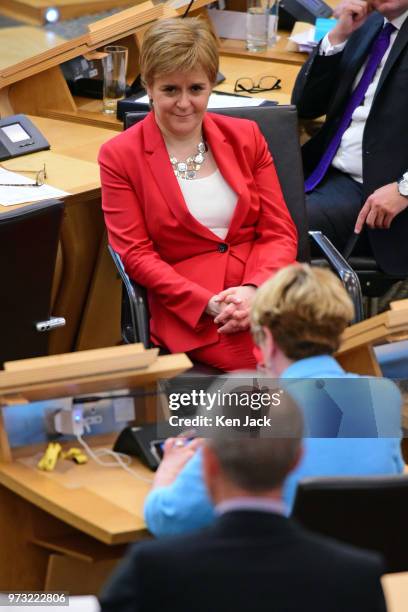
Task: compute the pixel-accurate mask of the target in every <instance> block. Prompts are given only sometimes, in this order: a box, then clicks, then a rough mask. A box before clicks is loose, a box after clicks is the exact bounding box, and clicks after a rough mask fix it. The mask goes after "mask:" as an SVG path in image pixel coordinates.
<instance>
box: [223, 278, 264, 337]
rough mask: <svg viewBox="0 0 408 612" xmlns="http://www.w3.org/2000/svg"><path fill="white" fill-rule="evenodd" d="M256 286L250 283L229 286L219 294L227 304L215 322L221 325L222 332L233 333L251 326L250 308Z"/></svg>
mask: <svg viewBox="0 0 408 612" xmlns="http://www.w3.org/2000/svg"><path fill="white" fill-rule="evenodd" d="M255 291H256V288H255V287H252V286H250V285H243V286H238V287H229V288H228V289H225V290H224V291H221V293H219V294H218V296H217V297H218V299H219V300H220V302H222V303H223V304H224V305H225V306H224V307H223V308H222V311H221V313H220V314H219V315H218V316H217V317H215V319H214V323H215V324H216V325H221V327H219V328H218V332H219V333H220V334H233V333H236V332H239V331H245V330H246V329H248V328H249V310H250V307H251V303H252V299H253V297H254V295H255Z"/></svg>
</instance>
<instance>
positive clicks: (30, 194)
mask: <svg viewBox="0 0 408 612" xmlns="http://www.w3.org/2000/svg"><path fill="white" fill-rule="evenodd" d="M33 177H35V173H33ZM33 182H34V181H33V179H30V178H28V177H26V176H22V175H21V174H17V173H16V172H10V171H9V170H5V169H4V168H0V205H1V206H12V205H13V204H24V203H25V202H39V201H41V200H48V199H50V198H60V197H64V196H67V195H70V194H69V193H67V192H66V191H62V190H61V189H57V188H56V187H51V186H50V185H41V187H19V186H18V185H30V184H31V183H33ZM2 183H13V184H14V185H17V187H5V186H4V185H3V184H2Z"/></svg>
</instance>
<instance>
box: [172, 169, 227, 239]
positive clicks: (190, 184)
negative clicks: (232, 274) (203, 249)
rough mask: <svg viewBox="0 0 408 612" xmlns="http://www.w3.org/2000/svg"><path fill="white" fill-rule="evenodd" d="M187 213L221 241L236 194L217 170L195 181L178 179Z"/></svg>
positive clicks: (224, 234) (225, 231) (225, 233)
mask: <svg viewBox="0 0 408 612" xmlns="http://www.w3.org/2000/svg"><path fill="white" fill-rule="evenodd" d="M178 183H179V185H180V189H181V192H182V194H183V197H184V200H185V202H186V205H187V208H188V210H189V212H190V213H191V214H192V215H193V217H195V218H196V219H197V221H199V222H200V223H201V224H202V225H205V226H206V227H208V229H210V230H211V231H212V232H213V233H214V234H216V236H218V237H219V238H221V240H223V239H224V238H225V236H226V235H227V233H228V228H229V226H230V224H231V219H232V215H233V214H234V211H235V207H236V204H237V194H236V193H235V191H233V190H232V189H231V187H230V186H229V185H228V183H227V182H226V180H225V179H224V177H223V176H222V174H221V172H220V171H219V170H218V168H217V170H216V171H215V172H213V174H211V175H210V176H206V177H205V178H197V179H192V180H189V179H181V178H178Z"/></svg>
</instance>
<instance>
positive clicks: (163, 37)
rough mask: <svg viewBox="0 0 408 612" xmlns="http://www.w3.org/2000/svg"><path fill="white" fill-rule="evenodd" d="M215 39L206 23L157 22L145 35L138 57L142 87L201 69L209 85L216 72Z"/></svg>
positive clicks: (213, 79) (216, 53)
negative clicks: (159, 78)
mask: <svg viewBox="0 0 408 612" xmlns="http://www.w3.org/2000/svg"><path fill="white" fill-rule="evenodd" d="M218 63H219V57H218V44H217V39H216V37H215V35H214V33H213V32H212V30H211V29H210V26H209V25H208V23H207V22H206V21H204V20H203V19H200V18H199V17H189V18H187V19H176V18H174V19H161V20H159V21H156V22H155V23H154V24H153V25H152V26H151V27H150V28H149V29H148V30H147V32H146V33H145V35H144V39H143V44H142V49H141V53H140V72H141V76H142V82H143V84H144V85H152V84H153V81H154V79H155V78H156V77H157V76H159V75H165V74H169V73H171V72H178V71H180V72H188V71H189V70H196V69H197V68H202V69H203V70H204V72H205V73H206V75H207V77H208V79H209V80H210V82H211V83H215V80H216V77H217V72H218Z"/></svg>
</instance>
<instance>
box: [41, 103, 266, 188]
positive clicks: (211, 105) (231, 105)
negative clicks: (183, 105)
mask: <svg viewBox="0 0 408 612" xmlns="http://www.w3.org/2000/svg"><path fill="white" fill-rule="evenodd" d="M136 102H137V103H138V104H139V103H140V104H148V103H149V97H148V96H142V97H141V98H138V99H137V100H136ZM263 102H265V99H264V98H250V97H246V96H234V95H230V96H227V95H224V94H222V93H219V94H218V93H213V94H211V95H210V97H209V100H208V106H207V108H208V109H209V110H211V109H212V108H235V107H240V106H247V107H248V106H260V105H261V104H262V103H263ZM37 189H38V187H37Z"/></svg>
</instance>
